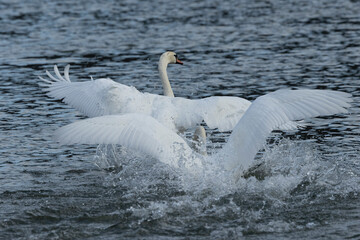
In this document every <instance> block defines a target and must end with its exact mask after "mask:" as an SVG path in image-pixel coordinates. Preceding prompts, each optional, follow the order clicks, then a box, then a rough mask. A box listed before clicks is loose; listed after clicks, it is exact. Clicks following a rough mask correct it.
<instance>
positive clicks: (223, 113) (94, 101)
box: [40, 52, 295, 131]
mask: <svg viewBox="0 0 360 240" xmlns="http://www.w3.org/2000/svg"><path fill="white" fill-rule="evenodd" d="M169 63H180V64H182V63H181V62H180V61H179V60H178V59H177V57H176V54H175V53H173V52H166V53H164V54H162V56H161V58H160V61H159V74H160V78H161V81H162V85H163V89H164V95H165V96H161V95H156V94H150V93H141V92H139V91H138V90H137V89H136V88H134V87H130V86H126V85H124V84H120V83H117V82H114V81H113V80H111V79H109V78H102V79H97V80H92V81H85V82H71V81H70V78H69V68H70V66H69V65H67V66H66V67H65V70H64V77H63V76H61V74H60V72H59V70H58V68H57V66H56V65H55V66H54V72H55V74H56V77H54V76H52V75H51V74H50V73H49V72H48V71H46V73H47V75H48V76H49V78H50V80H47V79H44V78H42V77H40V79H41V80H42V81H43V82H44V83H45V86H46V89H45V90H46V91H47V92H48V95H49V96H50V97H53V98H55V99H61V100H62V101H64V102H65V103H67V104H68V105H70V106H72V107H74V108H75V109H77V110H78V111H80V112H81V113H83V114H85V115H86V116H88V117H97V116H104V115H115V114H126V113H140V114H144V115H148V116H151V117H153V118H155V119H156V120H158V121H159V122H160V123H162V124H163V125H165V126H167V127H169V128H171V129H173V130H174V129H177V130H179V129H181V130H183V129H188V128H191V127H195V126H197V125H198V124H200V123H202V121H205V123H206V124H207V125H208V127H209V128H218V129H219V130H220V131H229V130H232V129H233V127H234V126H235V124H236V123H237V122H238V121H239V119H240V118H241V116H242V115H243V114H244V112H245V111H246V109H247V108H248V107H249V106H250V104H251V102H250V101H248V100H246V99H243V98H238V97H209V98H204V99H198V100H190V99H186V98H180V97H174V93H173V91H172V89H171V86H170V82H169V79H168V76H167V73H166V68H167V66H168V64H169ZM294 126H295V125H294V124H293V125H292V126H291V127H294Z"/></svg>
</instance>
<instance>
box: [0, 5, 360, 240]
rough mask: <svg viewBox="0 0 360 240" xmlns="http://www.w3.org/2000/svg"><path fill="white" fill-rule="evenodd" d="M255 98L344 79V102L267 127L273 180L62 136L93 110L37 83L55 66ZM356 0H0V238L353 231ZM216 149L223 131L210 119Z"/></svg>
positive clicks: (84, 75) (267, 161)
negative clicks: (233, 181) (170, 59)
mask: <svg viewBox="0 0 360 240" xmlns="http://www.w3.org/2000/svg"><path fill="white" fill-rule="evenodd" d="M167 49H173V50H175V51H176V52H177V54H178V55H179V57H180V59H181V60H183V62H184V63H185V65H184V66H171V67H169V68H168V71H169V78H170V80H171V84H172V86H173V90H174V93H175V95H177V96H182V97H187V98H200V97H206V96H213V95H230V96H238V97H245V98H248V99H250V100H253V99H255V98H256V97H258V96H260V95H263V94H265V93H268V92H271V91H274V90H277V89H281V88H304V87H305V88H311V89H332V90H341V91H345V92H348V93H351V94H352V95H353V99H354V103H353V104H352V105H353V106H352V108H351V109H350V114H344V115H337V116H334V117H328V118H319V119H312V120H311V121H310V122H309V124H308V125H307V127H306V128H304V129H302V130H300V131H298V132H296V133H294V132H291V133H282V132H278V133H275V134H273V135H272V137H271V138H270V140H269V142H268V144H267V146H266V147H265V150H264V151H263V154H260V155H259V156H258V158H257V161H258V162H262V163H263V166H265V172H266V175H265V178H264V179H263V180H259V179H256V178H254V177H251V178H248V179H241V180H240V181H239V182H238V184H237V185H236V186H234V185H231V186H229V184H227V183H226V181H223V180H222V179H217V178H216V176H217V175H216V174H214V176H211V175H210V176H207V178H206V179H204V180H203V181H195V182H194V181H192V180H191V179H190V178H187V177H186V176H185V175H183V174H181V173H179V172H177V171H175V170H173V169H170V168H169V167H167V166H164V165H162V164H160V163H158V162H157V161H156V160H154V159H149V158H148V157H146V156H143V155H141V154H139V153H134V152H131V151H128V150H126V149H116V150H115V151H113V150H111V149H110V147H108V148H109V149H106V147H105V146H100V147H99V148H98V149H97V147H96V146H85V145H77V146H59V145H58V144H57V143H55V142H53V141H52V138H51V136H52V133H53V131H54V130H55V129H57V128H59V127H60V126H64V125H66V124H68V123H70V122H74V121H76V120H78V119H81V118H83V116H81V114H80V113H78V112H76V111H75V110H73V109H72V108H70V107H68V106H66V105H65V104H63V103H61V102H60V101H54V100H52V99H50V98H48V97H47V96H46V95H45V94H44V93H43V91H42V89H41V87H39V86H38V85H37V82H38V78H37V76H39V75H40V76H44V75H45V74H44V72H45V70H51V68H52V66H53V64H58V65H59V66H60V67H61V68H62V67H64V66H65V65H66V64H67V63H70V64H71V65H72V68H71V72H70V74H71V77H72V79H73V80H79V81H81V80H88V79H89V76H90V75H91V76H93V77H94V78H99V77H110V78H112V79H114V80H116V81H118V82H121V83H123V84H127V85H132V86H135V87H136V88H138V89H140V90H141V91H147V92H151V93H158V94H161V93H162V89H161V83H160V81H159V77H158V73H157V61H158V58H159V56H160V54H161V53H162V52H163V51H165V50H167ZM359 90H360V1H357V0H343V1H336V0H314V1H298V0H296V1H295V0H290V1H285V0H283V1H282V0H256V1H251V0H240V1H237V0H230V1H216V0H208V1H135V0H127V1H126V0H125V1H115V0H113V1H111V0H110V1H95V0H91V1H89V0H87V1H83V0H81V1H70V0H62V1H58V0H57V1H40V0H31V1H25V0H22V1H16V0H12V1H0V122H1V125H0V142H1V149H0V186H1V187H0V238H1V239H16V238H19V239H85V238H86V239H130V238H135V239H137V238H141V239H184V238H186V239H209V238H211V239H238V238H244V239H279V238H280V239H359V238H360V201H359V200H360V195H359V194H360V158H359V147H360V129H359V125H360V123H359V115H360V111H359V107H360V93H359ZM208 134H209V135H210V138H209V141H210V142H209V148H208V150H209V151H212V149H214V148H218V147H219V146H221V144H222V143H223V142H224V141H226V138H227V137H228V134H220V133H218V132H216V131H213V132H211V131H209V132H208Z"/></svg>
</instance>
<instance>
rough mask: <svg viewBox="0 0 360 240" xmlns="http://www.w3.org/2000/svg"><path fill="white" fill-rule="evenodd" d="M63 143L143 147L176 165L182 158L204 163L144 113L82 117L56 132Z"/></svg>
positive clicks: (144, 151)
mask: <svg viewBox="0 0 360 240" xmlns="http://www.w3.org/2000/svg"><path fill="white" fill-rule="evenodd" d="M54 138H55V140H56V141H59V142H60V143H61V144H120V145H123V146H125V147H128V148H131V149H133V150H135V151H140V152H143V153H145V154H148V155H150V156H152V157H155V158H157V159H159V160H160V161H162V162H164V163H166V164H169V165H171V166H173V167H179V160H184V159H185V160H187V161H193V162H191V163H190V162H189V163H188V164H187V165H186V167H188V168H190V166H192V165H194V164H195V165H201V161H200V160H199V159H196V158H194V157H193V155H194V153H193V151H192V150H191V149H190V147H189V146H188V145H187V143H186V142H185V141H184V139H182V138H181V137H180V136H179V135H177V134H176V133H175V132H173V131H171V130H169V129H168V128H166V127H165V126H163V125H162V124H160V123H159V122H158V121H157V120H156V119H154V118H152V117H150V116H146V115H143V114H136V113H131V114H124V115H108V116H101V117H95V118H89V119H86V120H81V121H78V122H75V123H72V124H69V125H66V126H64V127H62V128H60V129H58V130H57V131H56V132H55V135H54Z"/></svg>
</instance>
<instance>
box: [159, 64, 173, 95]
mask: <svg viewBox="0 0 360 240" xmlns="http://www.w3.org/2000/svg"><path fill="white" fill-rule="evenodd" d="M167 65H168V62H167V61H166V59H165V58H163V57H162V58H160V61H159V74H160V78H161V82H162V85H163V90H164V95H165V96H168V97H174V93H173V90H172V89H171V85H170V82H169V78H168V75H167V72H166V68H167Z"/></svg>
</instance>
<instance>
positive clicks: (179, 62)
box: [176, 59, 184, 65]
mask: <svg viewBox="0 0 360 240" xmlns="http://www.w3.org/2000/svg"><path fill="white" fill-rule="evenodd" d="M176 63H177V64H181V65H183V64H184V63H183V62H182V61H180V60H179V59H176Z"/></svg>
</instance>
